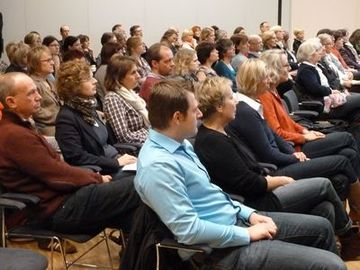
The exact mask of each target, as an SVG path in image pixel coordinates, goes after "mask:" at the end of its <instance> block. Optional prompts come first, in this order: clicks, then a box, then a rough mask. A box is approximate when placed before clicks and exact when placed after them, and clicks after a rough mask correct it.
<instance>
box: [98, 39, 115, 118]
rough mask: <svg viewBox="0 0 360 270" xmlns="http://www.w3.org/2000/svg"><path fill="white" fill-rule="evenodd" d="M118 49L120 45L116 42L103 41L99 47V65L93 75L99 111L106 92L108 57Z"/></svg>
mask: <svg viewBox="0 0 360 270" xmlns="http://www.w3.org/2000/svg"><path fill="white" fill-rule="evenodd" d="M120 49H121V48H120V45H119V44H117V43H105V44H104V45H103V46H102V48H101V52H100V56H101V57H100V58H101V65H100V67H99V68H98V69H97V70H96V72H95V74H94V77H95V79H96V80H97V87H96V98H97V100H98V102H99V104H98V108H100V110H101V111H102V110H103V104H104V98H105V95H106V93H107V91H106V88H105V74H106V68H107V65H108V63H109V61H110V58H111V57H112V56H113V55H114V54H115V53H119V51H120Z"/></svg>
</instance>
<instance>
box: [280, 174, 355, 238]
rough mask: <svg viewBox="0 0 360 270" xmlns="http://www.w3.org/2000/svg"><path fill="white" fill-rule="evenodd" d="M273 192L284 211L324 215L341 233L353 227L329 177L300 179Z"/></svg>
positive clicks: (338, 232) (337, 231) (336, 230)
mask: <svg viewBox="0 0 360 270" xmlns="http://www.w3.org/2000/svg"><path fill="white" fill-rule="evenodd" d="M273 193H274V194H275V195H276V197H277V198H278V199H279V201H280V204H281V206H282V207H283V211H284V212H291V213H302V214H311V215H318V216H322V217H324V218H326V219H327V220H329V221H330V223H331V224H332V225H333V228H334V230H335V232H336V233H337V234H339V235H341V234H344V233H345V232H346V231H348V230H349V229H350V227H351V220H350V219H349V218H348V215H347V213H346V212H345V209H344V206H343V204H342V202H341V201H340V199H339V197H338V196H337V194H336V192H335V189H334V188H333V186H332V184H331V182H330V180H329V179H327V178H322V177H315V178H308V179H300V180H297V181H296V182H295V183H292V184H289V185H285V186H281V187H278V188H276V189H274V190H273Z"/></svg>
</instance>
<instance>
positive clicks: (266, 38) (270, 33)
mask: <svg viewBox="0 0 360 270" xmlns="http://www.w3.org/2000/svg"><path fill="white" fill-rule="evenodd" d="M273 37H276V35H275V32H274V31H271V30H269V31H266V32H264V33H262V35H261V38H262V41H263V43H264V45H266V43H267V42H268V41H269V40H270V39H271V38H273Z"/></svg>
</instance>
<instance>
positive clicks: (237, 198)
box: [229, 193, 245, 203]
mask: <svg viewBox="0 0 360 270" xmlns="http://www.w3.org/2000/svg"><path fill="white" fill-rule="evenodd" d="M229 196H230V198H231V199H232V200H234V201H237V202H241V203H243V202H244V201H245V198H244V197H243V196H241V195H238V194H232V193H230V194H229Z"/></svg>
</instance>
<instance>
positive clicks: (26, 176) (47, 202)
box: [0, 73, 139, 234]
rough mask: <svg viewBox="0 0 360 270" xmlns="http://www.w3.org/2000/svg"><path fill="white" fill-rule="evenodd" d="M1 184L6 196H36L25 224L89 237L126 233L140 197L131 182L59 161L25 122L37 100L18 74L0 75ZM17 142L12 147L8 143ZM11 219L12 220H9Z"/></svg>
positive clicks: (29, 83)
mask: <svg viewBox="0 0 360 270" xmlns="http://www.w3.org/2000/svg"><path fill="white" fill-rule="evenodd" d="M0 101H1V103H3V105H4V107H5V109H4V110H3V118H2V120H1V121H0V129H1V133H0V145H1V148H0V181H1V184H2V185H3V186H4V187H5V188H6V189H7V190H8V191H9V192H20V193H26V194H31V195H35V196H37V197H39V199H40V201H39V203H38V204H37V205H35V206H34V207H32V211H31V215H28V216H27V217H26V219H25V220H21V221H18V222H22V224H24V222H29V223H30V224H33V225H34V224H39V225H38V226H44V227H45V228H49V229H50V230H55V231H58V232H62V233H78V234H81V233H82V234H93V233H98V232H100V231H101V230H103V229H105V228H108V227H112V228H119V229H122V230H125V231H129V229H130V228H131V221H132V215H133V211H134V210H135V209H136V207H137V206H138V202H139V200H138V196H137V195H136V192H135V190H134V187H133V182H132V181H131V179H127V178H124V179H122V180H121V181H111V177H110V176H109V175H101V174H98V173H94V172H90V171H88V170H84V169H80V168H76V167H72V166H70V165H68V164H67V163H65V162H64V161H62V160H61V159H60V157H59V155H58V154H57V153H56V152H55V151H54V150H53V149H52V148H51V146H50V145H49V144H48V143H47V141H46V140H45V139H44V138H43V137H42V136H41V135H39V134H38V133H36V131H35V130H34V129H33V128H32V126H31V123H30V122H29V119H30V118H31V116H32V114H34V113H35V112H36V111H37V110H38V109H39V108H40V101H41V96H40V95H39V93H38V92H37V90H36V86H35V84H34V82H33V80H32V79H31V78H29V77H28V76H27V75H25V74H21V73H9V74H5V75H1V76H0ZM9 141H15V142H16V143H9ZM12 218H13V216H10V220H11V219H12Z"/></svg>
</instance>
